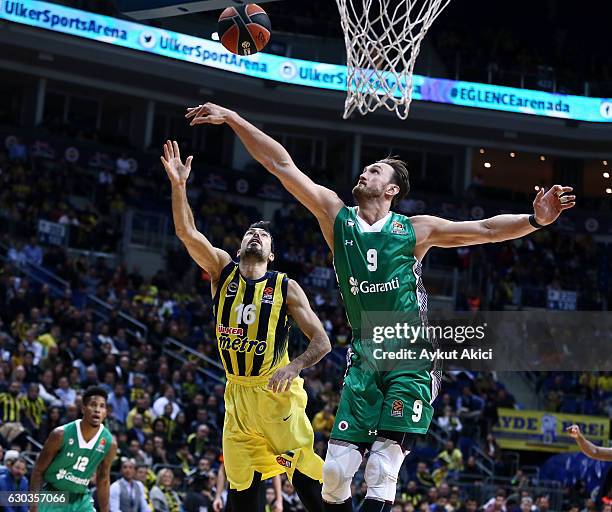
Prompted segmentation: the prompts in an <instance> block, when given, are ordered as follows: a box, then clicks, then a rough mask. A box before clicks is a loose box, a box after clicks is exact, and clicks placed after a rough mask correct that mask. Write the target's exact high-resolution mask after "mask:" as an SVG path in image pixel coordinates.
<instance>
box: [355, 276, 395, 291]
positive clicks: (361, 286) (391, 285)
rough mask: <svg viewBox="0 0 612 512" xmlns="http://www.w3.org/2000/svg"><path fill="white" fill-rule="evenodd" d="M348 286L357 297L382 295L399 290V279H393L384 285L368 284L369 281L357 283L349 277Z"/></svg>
mask: <svg viewBox="0 0 612 512" xmlns="http://www.w3.org/2000/svg"><path fill="white" fill-rule="evenodd" d="M349 285H350V287H351V293H352V294H353V295H357V294H358V293H384V292H389V291H391V290H399V287H400V282H399V277H394V278H393V279H391V281H387V282H386V283H370V281H361V282H359V281H357V279H355V278H354V277H349Z"/></svg>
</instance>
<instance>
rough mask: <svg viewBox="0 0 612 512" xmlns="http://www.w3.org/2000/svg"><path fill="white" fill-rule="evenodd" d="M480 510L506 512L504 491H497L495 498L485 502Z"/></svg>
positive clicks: (484, 511)
mask: <svg viewBox="0 0 612 512" xmlns="http://www.w3.org/2000/svg"><path fill="white" fill-rule="evenodd" d="M482 510H483V512H506V491H504V490H503V489H498V490H497V492H496V493H495V497H494V498H491V499H490V500H489V501H487V502H486V503H485V504H484V505H483V507H482Z"/></svg>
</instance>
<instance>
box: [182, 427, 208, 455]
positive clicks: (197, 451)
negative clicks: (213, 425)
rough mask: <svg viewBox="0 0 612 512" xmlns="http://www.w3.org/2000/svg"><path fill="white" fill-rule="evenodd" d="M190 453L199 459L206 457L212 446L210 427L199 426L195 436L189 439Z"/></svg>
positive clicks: (192, 435)
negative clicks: (205, 454)
mask: <svg viewBox="0 0 612 512" xmlns="http://www.w3.org/2000/svg"><path fill="white" fill-rule="evenodd" d="M187 444H188V446H189V451H190V452H191V453H192V454H193V455H194V456H195V457H197V458H199V457H201V456H203V455H204V452H205V450H206V449H207V447H208V445H209V444H210V428H209V427H208V425H199V426H198V429H197V430H196V432H195V433H194V434H191V435H190V436H189V437H188V438H187Z"/></svg>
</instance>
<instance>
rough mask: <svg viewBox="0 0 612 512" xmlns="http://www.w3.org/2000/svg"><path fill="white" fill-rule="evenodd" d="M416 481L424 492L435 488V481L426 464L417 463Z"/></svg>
mask: <svg viewBox="0 0 612 512" xmlns="http://www.w3.org/2000/svg"><path fill="white" fill-rule="evenodd" d="M416 479H417V482H418V484H419V486H420V488H421V489H422V490H426V489H429V488H430V487H433V486H434V481H433V478H432V476H431V473H430V472H429V467H428V466H427V464H426V463H425V462H419V463H417V470H416Z"/></svg>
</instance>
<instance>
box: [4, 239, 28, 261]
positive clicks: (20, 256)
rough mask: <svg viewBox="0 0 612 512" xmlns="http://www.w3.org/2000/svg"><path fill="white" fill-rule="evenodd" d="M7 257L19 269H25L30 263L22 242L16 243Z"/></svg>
mask: <svg viewBox="0 0 612 512" xmlns="http://www.w3.org/2000/svg"><path fill="white" fill-rule="evenodd" d="M6 256H7V258H8V261H9V262H11V263H13V264H15V265H17V266H18V267H23V266H24V265H25V264H26V262H27V261H28V260H27V257H26V255H25V252H24V251H23V244H22V243H21V242H15V244H13V245H11V247H10V248H9V250H8V253H7V255H6Z"/></svg>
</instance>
